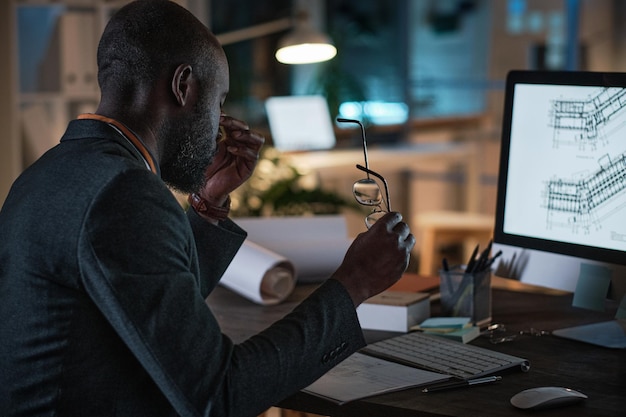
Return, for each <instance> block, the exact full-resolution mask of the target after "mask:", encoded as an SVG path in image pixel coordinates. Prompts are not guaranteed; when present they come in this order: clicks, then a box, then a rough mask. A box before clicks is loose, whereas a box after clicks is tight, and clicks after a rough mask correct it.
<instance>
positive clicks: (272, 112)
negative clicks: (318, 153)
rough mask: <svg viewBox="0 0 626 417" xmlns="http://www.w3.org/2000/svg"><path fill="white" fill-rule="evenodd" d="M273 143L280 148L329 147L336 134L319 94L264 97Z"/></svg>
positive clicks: (315, 148)
mask: <svg viewBox="0 0 626 417" xmlns="http://www.w3.org/2000/svg"><path fill="white" fill-rule="evenodd" d="M265 110H266V112H267V119H268V122H269V125H270V131H271V133H272V141H273V144H274V147H275V148H276V149H278V150H280V151H286V152H289V151H312V150H325V149H332V148H333V147H334V146H335V142H336V138H335V131H334V130H333V121H332V118H331V117H330V111H329V110H328V103H327V102H326V99H325V98H324V97H323V96H319V95H312V96H281V97H270V98H268V99H267V100H266V101H265Z"/></svg>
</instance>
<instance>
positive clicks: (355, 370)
mask: <svg viewBox="0 0 626 417" xmlns="http://www.w3.org/2000/svg"><path fill="white" fill-rule="evenodd" d="M449 379H450V376H449V375H443V374H438V373H435V372H430V371H425V370H422V369H417V368H412V367H409V366H405V365H402V364H399V363H395V362H389V361H386V360H384V359H378V358H375V357H373V356H368V355H364V354H362V353H359V352H357V353H354V354H352V355H351V356H349V357H348V358H347V359H346V360H344V361H343V362H341V363H340V364H339V365H337V366H335V367H334V368H333V369H331V370H330V371H329V372H327V373H326V374H325V375H324V376H322V377H321V378H320V379H318V380H317V381H315V382H314V383H313V384H311V385H309V386H308V387H306V388H305V389H304V390H303V391H304V392H306V393H309V394H312V395H315V396H318V397H322V398H325V399H327V400H330V401H333V402H335V403H337V404H344V403H347V402H349V401H354V400H358V399H361V398H367V397H371V396H373V395H378V394H384V393H388V392H393V391H400V390H403V389H407V388H414V387H419V386H424V385H430V384H432V383H435V382H440V381H446V380H449Z"/></svg>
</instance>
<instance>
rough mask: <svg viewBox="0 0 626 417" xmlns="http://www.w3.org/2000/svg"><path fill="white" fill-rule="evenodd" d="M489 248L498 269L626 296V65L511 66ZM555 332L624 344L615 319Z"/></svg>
mask: <svg viewBox="0 0 626 417" xmlns="http://www.w3.org/2000/svg"><path fill="white" fill-rule="evenodd" d="M493 250H494V251H500V250H501V251H502V255H501V256H500V257H499V258H498V262H497V263H496V269H495V273H496V275H501V276H505V277H508V278H513V279H517V280H520V281H522V282H526V283H530V284H535V285H540V286H544V287H549V288H555V289H561V290H566V291H571V292H574V293H575V295H574V299H575V300H576V298H577V296H579V295H582V296H583V298H584V297H587V296H591V294H593V293H594V292H595V293H599V294H600V296H601V297H606V298H609V299H612V300H617V301H618V302H620V301H621V300H622V299H623V297H624V295H625V294H626V74H620V73H599V72H554V71H512V72H510V73H509V75H508V76H507V81H506V90H505V105H504V115H503V129H502V143H501V155H500V170H499V179H498V194H497V204H496V223H495V229H494V245H493ZM577 287H578V291H576V289H577ZM583 292H586V293H583ZM581 293H583V294H581ZM603 301H604V300H603ZM603 304H604V303H603ZM602 326H605V327H602ZM606 326H609V327H610V329H612V330H614V331H615V332H614V333H612V334H611V335H610V336H607V334H606V333H607V332H606V330H607V329H606ZM554 333H555V334H557V335H559V336H563V337H571V338H574V339H578V340H582V341H586V342H590V343H595V344H599V345H603V346H611V347H626V336H625V335H624V331H623V329H621V327H620V326H619V322H618V321H617V320H612V321H611V322H607V323H602V324H598V325H597V326H596V327H588V326H582V327H580V328H579V327H576V328H572V329H565V330H559V331H555V332H554ZM607 337H609V338H610V339H611V340H599V338H600V339H606V338H607Z"/></svg>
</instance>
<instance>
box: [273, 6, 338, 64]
mask: <svg viewBox="0 0 626 417" xmlns="http://www.w3.org/2000/svg"><path fill="white" fill-rule="evenodd" d="M335 55H337V48H335V46H334V45H333V43H332V41H331V40H330V38H329V37H328V36H326V35H324V34H323V33H320V32H318V31H316V30H315V29H313V28H312V27H311V25H310V24H309V21H308V19H306V18H302V17H300V18H299V19H298V21H297V24H296V27H295V28H294V30H293V31H291V32H290V33H288V34H287V35H285V37H284V38H282V39H281V40H280V41H279V43H278V50H277V51H276V59H277V60H278V61H279V62H282V63H283V64H310V63H314V62H323V61H328V60H329V59H332V58H333V57H334V56H335Z"/></svg>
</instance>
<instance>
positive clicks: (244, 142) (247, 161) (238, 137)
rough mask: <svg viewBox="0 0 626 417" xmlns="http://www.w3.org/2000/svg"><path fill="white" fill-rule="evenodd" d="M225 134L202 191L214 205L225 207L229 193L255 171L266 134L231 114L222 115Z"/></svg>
mask: <svg viewBox="0 0 626 417" xmlns="http://www.w3.org/2000/svg"><path fill="white" fill-rule="evenodd" d="M220 126H221V127H222V129H223V133H221V134H220V137H218V144H217V153H216V155H215V158H214V159H213V162H212V163H211V165H209V167H208V168H207V170H206V173H205V178H206V183H205V185H204V187H203V188H202V189H201V190H200V192H199V193H198V194H199V195H200V197H202V198H203V199H205V200H207V201H208V202H209V203H210V204H212V205H214V206H217V207H219V206H221V205H223V204H224V202H225V201H226V198H227V197H228V194H230V193H231V191H233V190H235V189H236V188H237V187H239V186H240V185H241V184H243V183H244V182H245V181H246V180H247V179H248V178H250V176H251V175H252V172H253V171H254V168H255V167H256V164H257V162H258V160H259V152H260V151H261V147H262V146H263V143H264V142H265V139H264V138H263V136H261V135H260V134H258V133H256V132H252V131H250V129H249V127H248V125H247V124H246V123H244V122H242V121H241V120H237V119H233V118H232V117H230V116H226V115H222V116H221V117H220Z"/></svg>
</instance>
